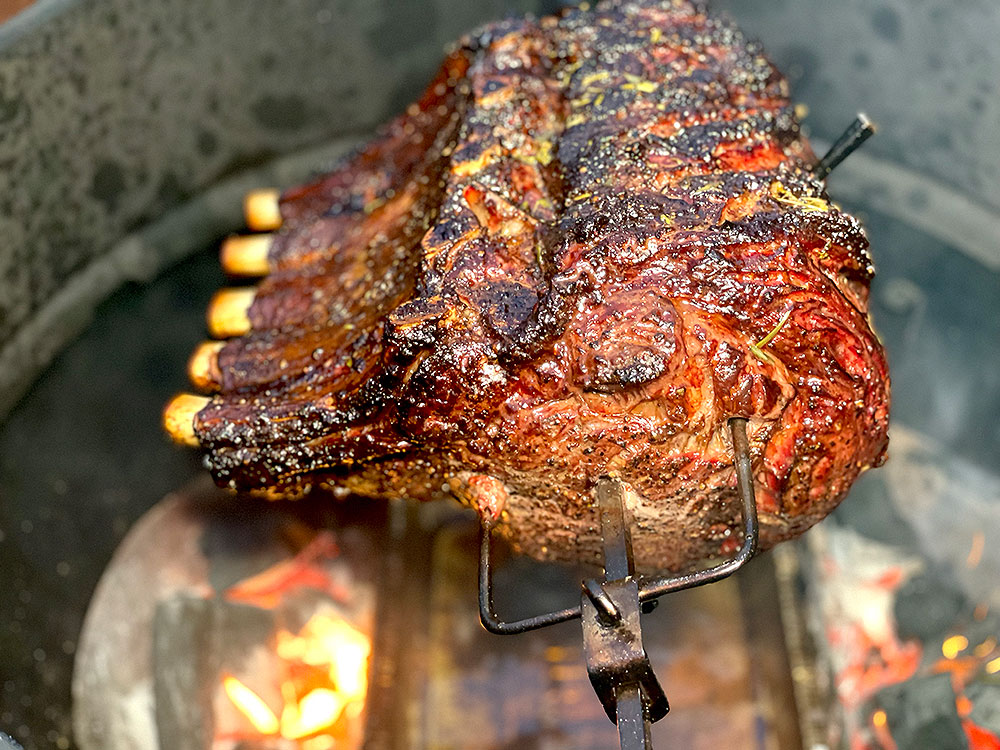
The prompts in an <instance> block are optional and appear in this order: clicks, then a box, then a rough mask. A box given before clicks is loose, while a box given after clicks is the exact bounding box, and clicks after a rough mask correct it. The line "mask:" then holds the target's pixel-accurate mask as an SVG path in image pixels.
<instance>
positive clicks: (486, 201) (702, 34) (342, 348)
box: [193, 0, 889, 570]
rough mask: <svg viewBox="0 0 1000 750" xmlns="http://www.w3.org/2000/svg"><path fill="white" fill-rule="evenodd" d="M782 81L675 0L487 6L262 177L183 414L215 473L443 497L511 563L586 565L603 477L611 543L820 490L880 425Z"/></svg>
mask: <svg viewBox="0 0 1000 750" xmlns="http://www.w3.org/2000/svg"><path fill="white" fill-rule="evenodd" d="M788 97H789V94H788V85H787V82H786V80H785V79H784V78H783V77H782V76H781V74H780V73H779V72H778V71H777V70H775V68H774V67H773V66H772V64H771V63H770V62H769V61H768V60H767V58H766V57H765V56H764V54H763V52H762V51H761V49H760V47H759V46H758V45H756V44H755V43H753V42H749V41H747V40H746V39H745V38H744V37H743V36H742V35H741V33H740V32H739V31H738V30H737V29H736V28H735V27H734V26H733V25H732V24H731V23H729V22H728V21H726V20H723V19H720V18H717V17H715V16H712V15H710V14H708V13H707V12H706V10H705V9H704V7H702V6H701V5H697V4H693V3H691V2H687V0H673V1H672V2H670V1H666V0H638V1H625V0H622V1H620V2H619V1H611V2H602V3H599V4H597V5H596V6H594V7H593V8H582V9H570V10H567V11H565V12H563V13H562V14H560V15H557V16H553V17H546V18H542V19H537V20H536V19H525V20H516V21H508V22H502V23H498V24H494V25H491V26H487V27H485V28H483V29H482V30H480V31H479V32H477V33H474V34H472V35H470V36H469V37H467V38H466V39H464V40H463V41H462V42H460V43H459V44H458V45H457V47H456V48H455V49H454V51H453V52H451V53H450V54H449V55H448V56H447V59H446V60H445V62H444V64H443V66H442V68H441V70H440V72H439V73H438V75H437V77H436V78H435V79H434V80H433V81H432V83H431V84H430V86H429V88H428V89H427V90H426V92H425V93H424V94H423V96H422V97H421V98H420V99H419V100H418V101H417V102H416V103H414V104H413V105H411V106H410V108H409V109H408V110H407V111H406V112H405V113H404V114H403V115H401V116H400V117H398V118H397V119H395V120H394V121H392V122H391V123H389V124H388V125H387V126H385V127H384V128H383V129H382V130H381V131H380V132H379V133H378V134H377V135H376V137H375V138H374V139H373V140H372V141H371V142H369V143H368V144H367V145H365V146H364V147H362V148H361V149H359V150H358V151H356V152H355V153H354V154H353V155H351V156H350V157H348V158H346V159H345V160H344V161H343V162H342V163H340V165H339V166H338V167H337V168H336V169H334V170H333V171H332V172H330V173H329V174H326V175H324V176H322V177H320V178H318V179H316V180H315V181H313V182H311V183H309V184H307V185H304V186H302V187H298V188H295V189H292V190H289V191H287V192H286V193H284V194H283V195H282V196H281V199H280V213H281V217H282V222H283V223H282V226H281V228H280V230H279V231H278V232H276V233H275V235H274V238H273V241H272V243H271V246H270V249H269V254H268V268H269V273H268V275H267V276H266V277H265V278H264V279H263V281H262V282H261V283H260V285H259V287H257V289H256V294H255V296H254V298H253V302H252V306H251V307H250V308H249V313H248V317H249V321H250V325H249V329H250V330H249V331H248V332H246V333H245V335H241V336H238V337H235V338H232V339H230V340H229V341H228V342H227V343H226V344H225V346H224V347H222V348H221V351H219V352H218V354H217V360H216V361H215V362H214V363H213V372H215V373H216V382H215V383H214V385H215V387H216V389H217V392H216V393H215V394H214V395H213V396H212V398H211V400H210V401H209V402H208V403H207V404H206V405H205V406H204V408H201V410H200V411H199V412H198V413H197V414H196V415H195V416H194V418H193V428H194V433H195V435H196V437H197V440H198V442H199V443H200V445H201V446H202V447H203V449H204V450H205V452H206V462H207V465H208V466H209V468H210V469H211V471H212V473H213V475H214V476H215V478H216V480H217V481H218V483H219V484H221V485H225V486H229V487H233V488H235V489H237V490H265V491H267V492H270V493H275V492H277V493H295V492H298V491H302V490H303V489H304V488H307V487H309V486H311V485H317V484H319V485H325V486H329V487H333V488H336V492H342V493H346V492H350V493H357V494H361V495H367V496H378V497H405V498H414V499H428V498H434V497H439V496H441V495H442V494H444V493H451V494H454V495H455V496H457V497H458V498H459V499H461V500H463V501H465V502H467V503H469V504H470V505H472V506H474V507H476V508H477V509H478V510H479V511H480V513H482V514H484V515H485V516H492V517H494V518H499V519H500V521H501V522H500V524H499V525H498V529H502V530H503V533H505V534H506V535H507V537H508V538H509V539H510V540H511V542H512V543H513V544H514V545H515V547H516V548H518V549H520V550H521V551H523V552H525V553H527V554H529V555H532V556H535V557H537V558H540V559H574V560H580V559H583V560H590V559H599V557H598V555H599V550H600V539H599V530H598V519H597V515H596V511H595V509H594V499H593V488H594V485H595V482H596V481H597V480H598V478H600V477H601V476H603V475H612V476H617V477H619V478H620V479H621V480H622V481H624V482H625V483H627V484H628V485H630V486H631V488H632V489H633V490H634V494H635V506H634V507H633V508H632V514H633V516H634V520H635V524H636V528H635V529H634V531H633V541H634V547H635V553H636V559H637V563H638V565H639V567H640V568H643V569H646V570H650V569H664V570H665V569H681V568H686V567H690V566H693V565H697V564H702V563H704V562H705V561H707V560H709V559H712V558H716V557H718V556H720V555H725V554H727V553H728V552H729V551H731V550H732V549H733V548H735V547H736V546H737V545H738V544H739V541H740V540H739V535H740V532H739V501H738V498H737V494H736V490H735V472H734V468H733V455H732V446H731V438H730V433H729V430H728V429H727V420H728V419H729V418H730V417H734V416H739V417H746V418H748V419H749V435H750V444H751V449H752V458H753V465H754V471H755V485H756V493H757V502H758V507H759V513H760V522H761V545H762V546H763V547H767V546H770V545H773V544H775V543H776V542H778V541H781V540H783V539H787V538H789V537H792V536H795V535H797V534H799V533H801V532H802V531H804V530H805V529H807V528H808V527H809V526H811V525H812V524H814V523H816V522H817V521H818V520H820V519H821V518H823V516H825V515H826V514H827V513H829V512H830V511H831V510H832V509H833V508H834V507H835V506H836V505H837V503H838V502H839V501H840V500H841V499H842V498H843V497H844V495H845V493H846V492H847V491H848V488H849V487H850V485H851V483H852V482H853V481H854V479H855V478H856V477H857V476H858V474H859V473H860V472H861V471H863V470H865V469H867V468H869V467H871V466H875V465H877V464H879V463H880V462H881V461H882V460H883V457H884V454H885V450H886V444H887V420H888V407H889V381H888V373H887V368H886V361H885V357H884V353H883V350H882V347H881V345H880V343H879V340H878V338H877V337H876V335H875V334H874V333H873V332H872V328H871V326H870V323H869V318H868V286H869V281H870V280H871V278H872V273H873V269H872V263H871V260H870V257H869V255H868V252H867V246H868V242H867V240H866V238H865V235H864V233H863V231H862V228H861V227H860V225H859V223H858V222H857V221H856V220H855V219H854V218H853V217H851V216H849V215H847V214H846V213H844V212H843V211H841V210H840V209H839V208H838V207H837V206H836V205H834V204H833V203H831V202H830V201H829V199H828V197H827V195H826V193H825V190H824V185H823V183H822V181H821V180H820V179H818V178H816V177H814V176H813V175H812V174H811V172H810V168H811V167H812V166H813V165H814V163H815V161H816V160H815V157H814V155H813V153H812V151H811V149H810V147H809V145H808V144H807V142H806V140H805V138H804V137H803V136H802V134H801V132H800V129H799V125H798V122H797V120H796V117H795V114H794V110H793V107H792V106H791V105H790V103H789V98H788Z"/></svg>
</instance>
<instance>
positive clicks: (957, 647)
mask: <svg viewBox="0 0 1000 750" xmlns="http://www.w3.org/2000/svg"><path fill="white" fill-rule="evenodd" d="M968 647H969V639H968V638H966V637H965V636H964V635H953V636H951V637H950V638H946V639H945V641H944V643H942V644H941V653H942V654H944V658H945V659H954V658H955V657H957V656H958V655H959V654H960V653H962V652H963V651H965V649H967V648H968Z"/></svg>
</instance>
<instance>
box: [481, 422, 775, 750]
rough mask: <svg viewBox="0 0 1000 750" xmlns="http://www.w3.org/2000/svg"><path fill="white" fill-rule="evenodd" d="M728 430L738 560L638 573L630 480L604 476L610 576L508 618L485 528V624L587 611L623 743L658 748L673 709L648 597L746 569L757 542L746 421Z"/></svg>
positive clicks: (598, 672) (597, 678)
mask: <svg viewBox="0 0 1000 750" xmlns="http://www.w3.org/2000/svg"><path fill="white" fill-rule="evenodd" d="M729 429H730V431H731V432H732V437H733V453H734V463H735V467H736V484H737V488H738V491H739V495H740V501H741V504H742V513H743V545H742V546H741V547H740V550H739V552H738V553H737V554H736V555H735V556H734V557H733V558H732V559H730V560H727V561H726V562H723V563H720V564H719V565H715V566H713V567H711V568H708V569H706V570H702V571H698V572H695V573H687V574H684V575H675V576H659V577H655V578H649V579H646V578H637V577H636V576H635V568H634V564H633V560H632V537H631V523H630V520H629V518H630V517H629V514H628V509H627V508H626V507H625V503H624V498H625V489H624V486H623V485H622V483H621V481H620V480H618V479H615V478H613V477H602V478H601V479H600V481H599V482H598V485H597V499H598V504H599V507H600V513H601V534H602V536H603V539H604V580H603V581H598V580H597V579H594V578H588V579H586V580H584V581H583V583H582V589H583V592H582V595H581V597H580V606H579V607H571V608H568V609H563V610H559V611H556V612H549V613H547V614H542V615H537V616H535V617H529V618H525V619H523V620H516V621H514V622H505V621H504V620H502V619H500V618H499V617H498V616H497V614H496V612H495V610H494V607H493V575H492V569H491V546H492V545H491V537H492V533H491V529H489V528H486V527H483V531H482V537H481V542H480V556H479V615H480V618H481V620H482V622H483V626H484V627H485V628H486V629H487V630H489V631H490V632H492V633H497V634H500V635H511V634H514V633H523V632H526V631H528V630H535V629H537V628H542V627H545V626H547V625H554V624H555V623H557V622H564V621H566V620H571V619H574V618H576V617H580V618H582V620H583V643H584V653H585V655H586V658H587V671H588V673H589V674H590V681H591V683H592V684H593V686H594V690H595V692H596V693H597V695H598V697H599V698H600V699H601V703H602V704H603V705H604V709H605V711H607V713H608V717H609V718H610V719H611V720H612V721H613V722H615V723H616V724H617V725H618V733H619V737H620V739H621V746H622V748H650V747H652V746H651V744H650V738H649V729H650V724H651V723H652V722H655V721H658V720H659V719H661V718H663V717H664V716H665V715H666V713H667V711H668V710H669V706H668V703H667V697H666V695H665V694H664V691H663V688H662V687H661V686H660V683H659V681H658V680H657V679H656V675H655V674H653V670H652V667H651V665H650V663H649V657H648V656H647V655H646V652H645V650H644V649H643V646H642V632H641V629H640V624H639V614H640V611H643V610H645V607H644V606H643V605H644V603H648V602H652V601H653V600H654V599H657V598H658V597H660V596H663V595H664V594H669V593H671V592H673V591H680V590H681V589H688V588H693V587H695V586H703V585H704V584H706V583H712V582H714V581H718V580H721V579H722V578H725V577H727V576H729V575H731V574H732V573H734V572H736V571H737V570H738V569H739V568H741V567H742V566H743V565H744V564H745V563H746V562H747V561H748V560H749V559H750V558H751V557H752V556H753V554H754V552H755V551H756V549H757V535H758V527H757V502H756V498H755V495H754V489H753V473H752V469H751V465H750V448H749V441H748V439H747V420H746V419H743V418H733V419H730V420H729ZM647 606H648V605H647Z"/></svg>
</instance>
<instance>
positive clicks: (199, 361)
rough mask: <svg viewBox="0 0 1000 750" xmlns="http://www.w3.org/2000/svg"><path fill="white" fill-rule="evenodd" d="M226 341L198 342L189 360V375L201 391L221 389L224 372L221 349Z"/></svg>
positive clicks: (210, 391)
mask: <svg viewBox="0 0 1000 750" xmlns="http://www.w3.org/2000/svg"><path fill="white" fill-rule="evenodd" d="M225 345H226V342H225V341H203V342H201V343H200V344H198V348H197V349H195V350H194V353H193V354H192V355H191V358H190V359H189V360H188V368H187V369H188V377H189V378H190V379H191V383H192V384H194V387H195V388H197V389H198V390H200V391H205V392H207V393H212V392H214V391H217V390H219V386H220V385H221V383H222V373H221V372H220V371H219V351H220V350H221V349H222V347H224V346H225Z"/></svg>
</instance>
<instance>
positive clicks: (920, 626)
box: [893, 571, 969, 643]
mask: <svg viewBox="0 0 1000 750" xmlns="http://www.w3.org/2000/svg"><path fill="white" fill-rule="evenodd" d="M966 609H969V607H968V602H967V601H966V600H965V597H964V596H963V595H962V593H961V591H960V590H959V589H958V587H957V586H956V585H955V584H954V583H949V582H948V581H947V580H945V577H944V574H943V573H941V572H937V571H930V572H928V573H924V574H922V575H918V576H914V577H913V578H911V579H910V580H909V581H907V582H906V583H904V584H903V585H902V586H900V587H899V591H898V592H897V593H896V603H895V605H894V606H893V614H894V615H895V617H896V628H897V633H898V634H899V637H900V639H901V640H908V639H910V638H916V639H917V640H919V641H921V642H923V643H930V642H932V641H940V640H941V636H942V634H944V633H946V632H947V631H948V630H949V629H950V628H952V627H953V626H954V624H955V621H956V619H958V617H959V614H960V613H961V612H962V611H963V610H966Z"/></svg>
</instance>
